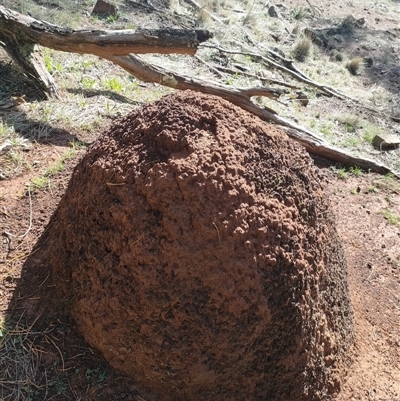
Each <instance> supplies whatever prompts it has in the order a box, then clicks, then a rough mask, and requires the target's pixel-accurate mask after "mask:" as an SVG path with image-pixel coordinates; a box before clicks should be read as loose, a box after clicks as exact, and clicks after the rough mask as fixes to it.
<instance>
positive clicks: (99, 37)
mask: <svg viewBox="0 0 400 401" xmlns="http://www.w3.org/2000/svg"><path fill="white" fill-rule="evenodd" d="M210 37H212V35H211V34H210V33H209V32H208V31H202V30H173V29H169V30H147V31H145V30H143V31H136V32H135V31H132V30H122V31H101V30H82V31H75V30H72V29H65V28H61V27H58V26H56V25H52V24H49V23H47V22H43V21H37V20H35V19H33V18H31V17H28V16H25V15H22V14H19V13H16V12H14V11H11V10H8V9H5V8H4V7H1V6H0V44H1V45H2V46H4V47H5V49H6V50H7V52H8V53H9V54H10V56H11V57H12V58H13V59H14V60H15V61H16V62H17V63H18V64H19V65H20V67H21V68H22V70H23V71H24V72H25V73H26V74H27V75H28V76H30V77H31V78H32V79H33V80H34V81H35V82H36V83H39V85H40V87H41V88H42V90H43V92H45V93H47V94H50V95H51V96H58V93H57V87H56V85H55V83H54V81H53V78H52V77H51V75H50V74H49V73H48V71H47V70H46V68H45V66H44V65H43V61H42V58H41V55H40V53H39V52H40V49H39V48H38V46H37V45H38V44H39V45H42V46H45V47H49V48H52V49H55V50H61V51H66V52H75V53H80V54H94V55H97V56H99V57H102V58H104V59H107V60H110V61H112V62H113V63H115V64H117V65H119V66H120V67H122V68H123V69H125V70H126V71H128V72H129V73H130V74H132V75H134V76H135V77H136V78H138V79H139V80H141V81H144V82H154V83H159V84H161V85H164V86H167V87H170V88H173V89H179V90H186V89H190V90H194V91H198V92H202V93H206V94H210V95H215V96H219V97H221V98H223V99H226V100H228V101H230V102H231V103H234V104H236V105H237V106H239V107H241V108H242V109H244V110H247V111H249V112H250V113H252V114H255V115H257V116H259V117H260V118H261V119H263V120H266V121H272V122H274V123H276V124H278V125H280V126H281V127H283V128H284V129H285V131H286V133H287V134H288V135H289V136H290V137H291V138H293V139H294V140H296V141H298V142H300V143H301V144H302V145H303V146H304V147H305V148H306V149H307V151H308V152H310V153H312V154H316V155H321V156H323V157H327V158H329V159H331V160H334V161H337V162H339V163H343V164H347V165H355V166H359V167H361V168H363V169H366V170H371V171H376V172H380V173H388V172H390V173H393V172H392V171H391V170H390V169H389V168H387V167H386V166H384V165H382V164H380V163H377V162H375V161H372V160H368V159H364V158H360V157H356V156H353V155H351V154H349V153H346V152H345V151H343V150H340V149H337V148H334V147H332V146H330V145H329V144H328V143H326V142H325V141H324V140H323V139H322V138H321V137H319V136H318V135H316V134H314V133H313V132H311V131H309V130H308V129H306V128H305V127H302V126H299V125H297V124H296V123H294V122H292V121H290V120H287V119H285V118H283V117H281V116H279V115H278V114H277V113H276V112H275V111H274V110H272V109H269V108H267V107H259V106H257V105H256V104H254V103H253V102H252V101H251V97H253V96H266V97H269V98H271V99H275V100H276V99H278V97H279V95H280V94H281V92H282V91H279V90H277V89H271V88H267V87H255V88H231V87H228V86H225V85H221V84H217V83H212V82H211V83H210V82H206V81H203V80H201V79H198V78H193V77H188V76H184V75H180V74H176V73H174V72H171V71H168V70H166V69H164V68H161V67H158V66H154V65H151V64H148V63H146V62H145V61H144V60H142V59H140V58H139V57H136V56H133V55H132V54H130V53H164V54H166V53H181V54H182V53H184V54H195V52H196V50H197V47H198V45H199V44H200V43H201V42H203V41H206V40H207V39H209V38H210ZM305 79H306V78H302V79H300V80H303V81H304V80H305ZM393 174H394V175H396V176H398V175H397V174H395V173H393Z"/></svg>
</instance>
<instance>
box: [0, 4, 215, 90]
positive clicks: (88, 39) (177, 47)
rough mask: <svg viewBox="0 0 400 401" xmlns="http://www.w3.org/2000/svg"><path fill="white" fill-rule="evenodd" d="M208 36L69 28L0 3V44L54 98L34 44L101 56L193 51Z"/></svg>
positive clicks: (181, 31)
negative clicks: (39, 19)
mask: <svg viewBox="0 0 400 401" xmlns="http://www.w3.org/2000/svg"><path fill="white" fill-rule="evenodd" d="M210 37H212V35H211V33H210V32H208V31H205V30H187V29H163V30H151V29H150V30H138V31H134V30H130V29H128V30H119V31H109V30H79V31H76V30H73V29H70V28H62V27H59V26H57V25H53V24H50V23H48V22H45V21H38V20H36V19H34V18H31V17H29V16H27V15H22V14H19V13H17V12H15V11H12V10H9V9H6V8H4V7H2V6H0V45H2V46H3V47H4V48H5V50H6V51H7V52H8V54H9V55H10V57H11V58H12V59H13V60H14V61H15V62H16V63H17V64H18V65H19V66H20V67H21V69H22V71H23V72H24V73H26V74H27V75H28V76H30V77H31V78H32V79H34V80H35V81H36V83H37V84H39V87H40V88H41V89H42V91H43V92H44V93H46V94H48V95H50V96H53V97H58V93H57V87H56V85H55V83H54V80H53V78H52V76H51V75H50V74H49V73H48V72H47V70H46V68H45V66H44V65H43V62H42V57H41V56H40V49H39V48H38V47H37V45H41V46H44V47H49V48H51V49H54V50H61V51H65V52H71V53H79V54H94V55H96V56H99V57H102V58H109V57H110V56H115V55H119V56H123V55H127V54H130V53H136V54H143V53H161V54H171V53H177V54H191V55H193V54H195V53H196V51H197V47H198V45H199V44H200V43H202V42H204V41H206V40H207V39H209V38H210Z"/></svg>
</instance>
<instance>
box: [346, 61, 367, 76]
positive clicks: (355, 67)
mask: <svg viewBox="0 0 400 401" xmlns="http://www.w3.org/2000/svg"><path fill="white" fill-rule="evenodd" d="M346 68H347V69H348V70H349V71H350V73H351V74H352V75H358V74H359V73H360V72H361V71H362V69H363V68H364V59H363V58H362V57H353V58H352V59H351V60H350V61H348V62H347V64H346Z"/></svg>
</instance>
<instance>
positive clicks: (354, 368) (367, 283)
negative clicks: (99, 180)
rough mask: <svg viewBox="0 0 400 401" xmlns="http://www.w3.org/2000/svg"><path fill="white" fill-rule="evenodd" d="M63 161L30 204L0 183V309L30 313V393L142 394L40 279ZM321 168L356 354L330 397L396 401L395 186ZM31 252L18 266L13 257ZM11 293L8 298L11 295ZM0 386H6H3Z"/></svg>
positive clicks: (399, 313) (399, 360)
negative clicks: (344, 268) (35, 362)
mask: <svg viewBox="0 0 400 401" xmlns="http://www.w3.org/2000/svg"><path fill="white" fill-rule="evenodd" d="M319 162H320V161H319ZM318 164H319V165H321V163H318ZM72 167H73V164H72V163H69V168H68V169H67V170H66V171H65V172H63V173H61V174H60V175H59V176H58V177H55V178H54V180H53V187H52V190H51V191H49V190H45V191H37V192H35V193H34V194H32V209H30V205H29V198H28V197H24V198H21V197H20V196H18V197H17V196H14V195H13V193H14V190H13V188H14V180H8V181H6V182H3V183H5V187H6V188H7V190H8V191H9V192H8V193H9V196H7V198H5V199H2V200H1V201H0V202H1V213H0V227H1V230H2V239H3V241H2V248H1V263H2V264H1V281H0V299H1V306H2V310H3V312H6V310H7V314H8V315H13V316H14V317H16V318H18V319H21V316H23V319H22V320H21V322H22V323H23V322H24V321H25V317H28V318H29V319H28V320H30V321H35V320H36V324H35V325H34V326H32V331H35V333H36V334H32V336H33V335H34V336H35V341H34V345H35V346H37V348H34V349H35V350H37V349H40V352H38V355H40V369H41V370H40V372H41V373H42V382H41V383H42V385H43V387H42V388H38V389H36V391H37V394H38V395H36V398H34V399H45V398H44V395H45V388H46V392H47V391H48V392H49V393H48V396H50V395H51V397H52V399H57V400H69V399H71V398H72V399H73V397H75V398H81V399H84V400H109V399H111V398H112V397H113V398H115V399H119V400H143V399H144V398H143V397H144V396H143V394H142V395H139V394H138V393H137V386H136V385H135V383H132V380H130V379H129V378H126V377H124V375H122V374H120V373H118V372H116V371H114V370H113V369H112V368H110V367H109V366H108V365H107V364H106V363H105V362H104V361H103V360H102V359H101V357H99V356H98V355H97V354H96V353H94V351H93V350H92V349H91V348H90V347H88V345H87V344H86V343H85V342H84V341H83V339H82V338H81V337H80V336H79V335H78V334H77V331H76V328H75V325H74V323H73V322H72V321H69V320H68V319H67V316H65V315H64V314H63V308H61V307H60V305H59V304H58V303H57V302H54V293H53V292H52V288H54V287H53V285H52V284H51V283H50V282H48V280H49V278H48V274H49V265H48V263H47V260H46V259H43V258H41V257H40V248H34V249H33V246H34V245H35V243H36V242H37V240H38V238H39V237H40V236H41V234H42V233H43V230H44V228H45V227H46V224H47V221H48V220H49V218H50V216H51V215H52V213H53V212H54V209H55V207H56V205H57V203H58V200H59V199H60V197H61V196H62V194H63V193H64V191H65V183H66V182H67V181H68V175H69V172H70V171H71V169H72ZM320 169H321V171H325V172H326V174H325V176H326V177H329V183H328V191H327V192H325V195H324V196H326V197H327V198H328V197H330V198H331V204H332V208H333V211H334V214H335V216H336V225H337V229H338V232H339V235H340V238H341V241H342V244H343V247H344V250H345V255H346V258H347V260H348V266H349V282H350V293H351V298H352V304H353V308H354V314H355V328H356V347H355V358H354V361H353V363H352V365H351V368H350V369H349V371H348V373H347V377H346V381H345V383H344V385H343V388H342V390H341V392H340V393H339V394H338V395H337V396H336V397H335V399H336V400H340V401H347V400H368V401H377V400H385V401H398V400H399V399H400V335H399V333H400V303H399V302H400V299H399V294H400V274H399V273H400V272H399V262H400V251H399V249H400V229H399V228H398V227H396V226H395V225H389V224H388V222H387V220H385V218H384V216H383V211H384V209H386V208H391V209H392V210H393V212H394V213H395V214H400V188H399V185H398V183H397V182H393V181H388V180H386V179H384V178H383V177H379V176H376V175H374V174H363V175H362V176H360V177H354V176H350V177H349V178H347V179H346V180H339V179H338V178H337V176H336V175H335V174H334V173H333V172H332V171H331V170H330V169H329V164H327V163H326V162H324V163H322V165H321V167H320ZM19 193H20V184H18V186H17V187H16V190H15V194H19ZM31 214H32V228H31V230H30V231H29V232H28V234H27V235H26V236H25V237H24V238H23V239H21V238H12V237H9V236H8V235H7V234H5V231H7V232H11V233H13V234H18V235H20V234H23V233H25V232H26V230H27V228H28V227H29V220H30V215H31ZM10 240H11V242H10ZM217 241H218V239H217ZM39 245H43V244H39ZM217 245H218V242H217ZM32 249H33V252H35V253H33V252H32ZM30 254H31V256H30V257H29V258H28V260H27V261H26V263H25V264H24V266H22V263H21V261H23V260H25V258H26V256H27V255H30ZM20 276H21V280H20V279H19V277H20ZM11 295H13V300H12V302H11V303H10V296H11ZM43 305H50V306H53V308H48V313H47V314H44V313H43V314H41V315H38V314H37V310H38V308H40V309H41V310H43ZM30 311H32V312H30ZM33 329H34V330H33ZM44 329H46V331H44ZM37 333H39V334H37ZM40 333H43V334H40ZM28 338H31V336H29V337H28ZM54 345H55V346H56V347H55V346H54ZM60 353H61V358H62V363H61V361H60ZM49 369H53V371H54V370H57V372H58V374H59V378H60V380H62V383H65V384H66V389H65V390H64V391H57V389H55V388H54V387H53V388H49V387H48V386H47V387H46V386H45V385H46V380H47V377H48V376H45V375H44V374H43V372H45V371H47V372H49ZM47 374H48V373H47ZM47 381H48V380H47ZM2 391H5V389H3V388H2ZM41 391H42V392H41ZM145 398H147V397H145ZM147 399H149V398H147ZM160 399H162V398H160Z"/></svg>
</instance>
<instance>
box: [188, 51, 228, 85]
mask: <svg viewBox="0 0 400 401" xmlns="http://www.w3.org/2000/svg"><path fill="white" fill-rule="evenodd" d="M194 58H195V59H196V60H197V61H199V62H200V63H202V64H204V65H205V66H206V67H207V68H208V69H210V70H211V71H212V72H214V73H215V74H217V75H218V76H219V77H220V78H222V79H224V78H226V75H225V74H222V73H221V72H220V71H218V69H217V68H216V67H213V66H212V65H211V64H209V63H207V62H206V61H204V60H203V59H202V58H200V57H199V56H197V55H195V56H194Z"/></svg>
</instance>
